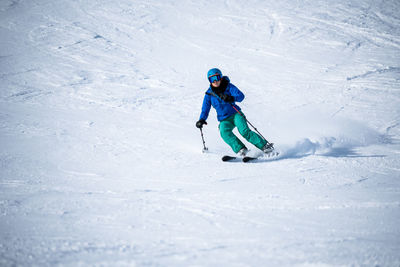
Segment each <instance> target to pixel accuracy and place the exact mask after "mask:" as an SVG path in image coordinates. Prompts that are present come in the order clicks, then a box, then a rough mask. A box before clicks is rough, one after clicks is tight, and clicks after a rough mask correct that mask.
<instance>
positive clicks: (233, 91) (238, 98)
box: [229, 84, 244, 102]
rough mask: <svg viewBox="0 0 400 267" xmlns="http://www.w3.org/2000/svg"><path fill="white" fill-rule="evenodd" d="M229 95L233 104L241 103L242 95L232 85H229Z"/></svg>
mask: <svg viewBox="0 0 400 267" xmlns="http://www.w3.org/2000/svg"><path fill="white" fill-rule="evenodd" d="M229 93H230V94H231V96H233V97H234V98H235V102H242V101H243V99H244V94H243V93H242V92H241V91H240V90H239V89H238V88H237V87H236V86H234V85H233V84H229Z"/></svg>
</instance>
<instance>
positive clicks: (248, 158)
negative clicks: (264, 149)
mask: <svg viewBox="0 0 400 267" xmlns="http://www.w3.org/2000/svg"><path fill="white" fill-rule="evenodd" d="M256 159H258V158H255V157H244V158H242V161H243V162H249V161H252V160H256Z"/></svg>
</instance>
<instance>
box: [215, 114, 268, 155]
mask: <svg viewBox="0 0 400 267" xmlns="http://www.w3.org/2000/svg"><path fill="white" fill-rule="evenodd" d="M235 127H237V128H238V131H239V133H240V135H242V136H243V137H244V139H246V140H247V141H248V142H249V143H251V144H253V145H255V146H256V147H257V148H259V149H262V148H263V147H264V146H265V145H266V143H267V141H265V140H264V139H263V138H262V137H261V136H259V135H258V134H257V133H255V132H253V131H252V130H250V128H249V126H248V125H247V121H246V119H245V118H244V115H241V114H239V113H236V114H234V115H232V116H230V117H228V118H226V119H225V120H223V121H221V122H220V124H219V132H220V134H221V137H222V139H223V140H224V141H225V143H227V144H228V145H229V146H230V147H231V148H232V150H233V151H234V152H235V153H238V152H239V150H240V149H242V148H243V147H245V145H244V144H243V142H242V141H240V139H239V138H237V136H236V135H235V134H234V133H233V132H232V131H233V129H234V128H235Z"/></svg>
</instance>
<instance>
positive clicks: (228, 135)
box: [219, 117, 245, 153]
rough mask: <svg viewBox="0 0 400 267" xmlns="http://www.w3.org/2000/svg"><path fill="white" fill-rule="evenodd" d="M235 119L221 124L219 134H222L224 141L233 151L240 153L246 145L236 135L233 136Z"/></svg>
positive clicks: (228, 119) (226, 120) (229, 119)
mask: <svg viewBox="0 0 400 267" xmlns="http://www.w3.org/2000/svg"><path fill="white" fill-rule="evenodd" d="M232 120H233V118H231V117H229V118H227V119H225V120H223V121H221V123H220V124H219V132H220V134H221V137H222V139H223V140H224V141H225V143H227V144H228V145H229V146H230V147H231V148H232V150H233V152H235V153H238V152H239V150H241V149H242V148H243V147H245V145H244V144H243V143H242V141H240V140H239V138H237V137H236V135H234V134H233V132H232V131H233V129H234V128H235V125H234V124H233V121H232Z"/></svg>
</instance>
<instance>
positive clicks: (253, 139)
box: [234, 113, 267, 150]
mask: <svg viewBox="0 0 400 267" xmlns="http://www.w3.org/2000/svg"><path fill="white" fill-rule="evenodd" d="M234 123H235V126H236V127H237V128H238V131H239V133H240V134H241V135H242V136H243V137H244V138H245V139H246V140H247V141H248V142H249V143H252V144H253V145H255V146H256V147H257V148H259V149H261V150H262V148H263V147H264V146H265V145H266V144H267V141H266V140H264V138H262V137H261V136H259V135H258V134H257V133H256V132H253V131H252V130H251V129H250V128H249V126H248V125H247V122H246V119H245V118H244V117H243V116H242V115H241V114H239V113H236V115H235V117H234Z"/></svg>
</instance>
